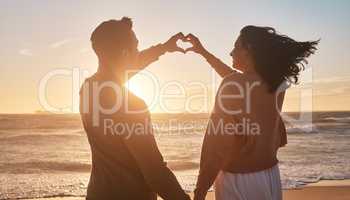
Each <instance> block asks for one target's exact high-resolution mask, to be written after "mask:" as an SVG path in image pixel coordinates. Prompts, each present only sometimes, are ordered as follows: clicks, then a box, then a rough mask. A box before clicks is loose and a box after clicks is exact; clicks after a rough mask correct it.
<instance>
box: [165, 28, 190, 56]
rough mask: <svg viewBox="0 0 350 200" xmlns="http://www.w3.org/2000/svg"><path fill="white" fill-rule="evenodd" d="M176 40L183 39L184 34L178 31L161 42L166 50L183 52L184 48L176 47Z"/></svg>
mask: <svg viewBox="0 0 350 200" xmlns="http://www.w3.org/2000/svg"><path fill="white" fill-rule="evenodd" d="M178 40H185V35H184V34H183V33H182V32H179V33H177V34H175V35H173V36H172V37H171V38H170V39H169V40H168V41H166V42H165V43H164V44H163V47H164V50H165V51H167V52H176V51H177V52H182V53H185V50H184V49H182V48H181V47H178V46H177V44H176V42H177V41H178Z"/></svg>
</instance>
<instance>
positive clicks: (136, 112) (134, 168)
mask: <svg viewBox="0 0 350 200" xmlns="http://www.w3.org/2000/svg"><path fill="white" fill-rule="evenodd" d="M106 81H107V82H106ZM103 83H108V84H106V85H108V86H106V87H99V86H102V85H101V84H103ZM111 84H113V85H114V86H115V87H117V88H113V87H111ZM116 89H117V90H116ZM119 89H121V90H119ZM80 95H81V100H80V105H81V110H80V112H81V116H82V121H83V124H84V128H85V131H86V133H87V136H88V140H89V143H90V147H91V152H92V171H91V177H90V182H89V186H88V192H87V199H128V200H129V199H130V200H132V199H135V200H138V199H144V200H148V199H156V193H158V194H159V195H160V196H162V197H163V198H164V199H187V195H186V194H185V193H184V192H183V191H182V189H181V187H180V185H179V184H178V182H177V181H176V178H175V176H174V175H173V174H172V173H171V172H170V170H169V169H168V168H167V167H166V165H165V163H164V161H163V157H162V156H161V154H160V152H159V150H158V147H157V144H156V141H155V139H154V136H153V134H152V126H151V121H150V115H149V112H148V110H147V106H146V105H145V103H144V102H143V101H142V100H141V99H139V98H138V97H136V96H135V95H133V94H132V93H130V92H128V91H127V90H126V89H125V88H122V87H120V84H118V83H116V82H114V81H112V80H111V79H109V78H106V77H104V76H102V75H99V74H95V75H94V76H92V77H90V78H88V79H87V80H86V81H85V83H84V85H83V87H82V90H81V93H80ZM96 104H97V105H96ZM94 106H95V107H94ZM96 106H100V107H99V108H98V109H96ZM114 106H116V107H114ZM113 107H114V108H115V110H114V111H113V112H109V111H111V110H113ZM103 109H105V110H103ZM107 110H109V111H107ZM102 111H104V112H102ZM96 112H98V113H96ZM96 116H97V117H96Z"/></svg>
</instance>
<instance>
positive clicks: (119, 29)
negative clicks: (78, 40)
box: [90, 17, 133, 56]
mask: <svg viewBox="0 0 350 200" xmlns="http://www.w3.org/2000/svg"><path fill="white" fill-rule="evenodd" d="M132 37H133V34H132V20H131V19H130V18H127V17H123V18H122V19H121V20H114V19H113V20H108V21H105V22H102V23H101V24H100V25H98V26H97V28H96V29H95V30H94V31H93V32H92V34H91V38H90V40H91V43H92V48H93V49H94V51H95V53H96V54H97V56H100V55H108V54H110V53H112V54H113V55H112V56H116V53H121V52H122V51H123V50H126V49H129V48H131V41H132Z"/></svg>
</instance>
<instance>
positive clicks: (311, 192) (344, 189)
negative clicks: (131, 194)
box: [31, 180, 350, 200]
mask: <svg viewBox="0 0 350 200" xmlns="http://www.w3.org/2000/svg"><path fill="white" fill-rule="evenodd" d="M214 199H215V197H214V193H213V192H210V193H209V194H208V196H207V200H214ZM283 199H284V200H329V199H332V200H348V199H350V180H334V181H320V182H318V183H312V184H309V185H307V186H305V187H303V188H300V189H290V190H284V191H283ZM31 200H84V198H83V197H55V198H40V199H31Z"/></svg>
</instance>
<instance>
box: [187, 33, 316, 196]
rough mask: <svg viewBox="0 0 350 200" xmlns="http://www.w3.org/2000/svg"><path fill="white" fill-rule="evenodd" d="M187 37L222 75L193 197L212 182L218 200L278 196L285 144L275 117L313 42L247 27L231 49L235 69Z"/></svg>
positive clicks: (198, 42) (314, 42)
mask: <svg viewBox="0 0 350 200" xmlns="http://www.w3.org/2000/svg"><path fill="white" fill-rule="evenodd" d="M186 38H187V41H189V42H191V43H192V45H193V47H191V48H189V49H187V50H186V51H193V52H196V53H198V54H200V55H202V56H203V57H204V58H205V59H206V60H207V61H208V63H209V64H210V65H211V66H212V67H213V68H214V69H215V70H216V71H217V72H218V73H219V74H220V75H221V76H222V77H224V79H223V81H222V83H221V85H220V87H219V90H218V93H217V96H216V100H215V105H214V109H213V111H212V114H211V117H210V120H209V124H208V127H207V131H206V134H205V137H204V141H203V146H202V153H201V163H200V172H199V176H198V181H197V185H196V190H195V198H194V199H195V200H203V199H205V196H206V193H207V191H208V189H209V188H210V187H211V186H212V184H213V183H214V181H215V196H216V199H217V200H226V199H227V200H238V199H244V200H278V199H282V189H281V180H280V172H279V168H278V160H277V156H276V155H277V150H278V148H279V147H282V146H284V145H285V144H286V143H287V139H286V130H285V126H284V124H283V121H282V119H281V116H280V112H279V111H280V110H281V108H282V104H283V99H284V90H285V89H286V85H287V83H297V82H298V75H299V73H300V72H301V71H302V70H303V68H304V66H303V62H305V63H306V58H307V57H308V56H309V55H311V54H313V53H314V51H315V50H316V45H317V44H318V41H310V42H297V41H295V40H293V39H291V38H289V37H287V36H284V35H279V34H277V33H276V31H275V30H274V29H273V28H270V27H256V26H246V27H244V28H243V29H242V30H241V32H240V36H239V37H238V39H237V41H236V42H235V47H234V49H233V51H232V52H231V54H230V55H231V56H232V58H233V66H234V68H236V69H238V70H239V71H241V72H242V73H240V72H237V71H235V70H233V69H232V68H230V67H229V66H227V65H225V64H224V63H223V62H221V61H220V60H219V59H218V58H216V57H215V56H214V55H212V54H211V53H209V52H208V51H207V50H206V49H205V48H204V47H203V46H202V44H201V43H200V41H199V40H198V38H196V37H195V36H194V35H192V34H190V35H188V36H186Z"/></svg>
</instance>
